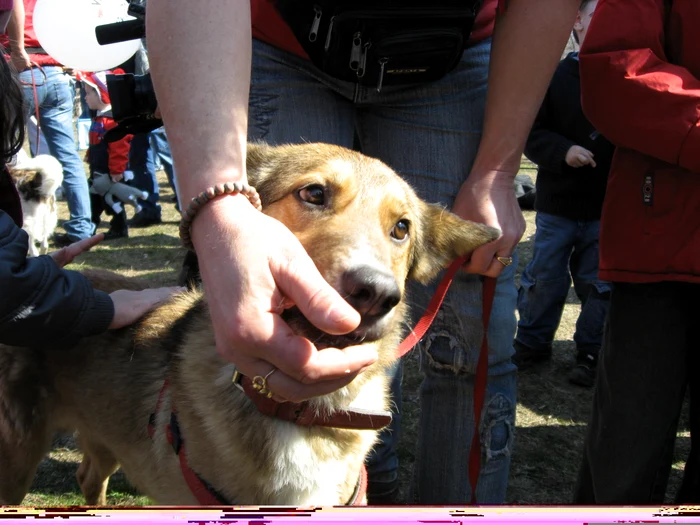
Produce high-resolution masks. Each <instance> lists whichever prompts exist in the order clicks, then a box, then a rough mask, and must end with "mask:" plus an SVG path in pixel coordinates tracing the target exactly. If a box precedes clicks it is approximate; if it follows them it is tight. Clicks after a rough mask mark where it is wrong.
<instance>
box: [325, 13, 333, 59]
mask: <svg viewBox="0 0 700 525" xmlns="http://www.w3.org/2000/svg"><path fill="white" fill-rule="evenodd" d="M334 23H335V17H334V16H332V17H331V21H330V23H329V24H328V32H327V33H326V45H325V46H323V50H324V51H328V48H329V47H331V35H332V34H333V24H334Z"/></svg>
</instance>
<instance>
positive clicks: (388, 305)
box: [343, 266, 401, 317]
mask: <svg viewBox="0 0 700 525" xmlns="http://www.w3.org/2000/svg"><path fill="white" fill-rule="evenodd" d="M343 292H345V298H346V300H347V301H348V303H350V304H351V305H352V307H353V308H355V310H357V311H358V312H359V313H360V314H361V315H362V316H376V317H381V316H383V315H386V314H387V313H389V312H390V311H391V309H392V308H394V307H395V306H396V305H397V304H399V301H400V300H401V290H399V286H398V284H396V279H395V278H394V276H393V275H392V274H391V273H388V272H384V271H382V270H378V269H377V268H372V267H371V266H360V267H357V268H353V269H352V270H348V271H346V272H345V273H344V274H343Z"/></svg>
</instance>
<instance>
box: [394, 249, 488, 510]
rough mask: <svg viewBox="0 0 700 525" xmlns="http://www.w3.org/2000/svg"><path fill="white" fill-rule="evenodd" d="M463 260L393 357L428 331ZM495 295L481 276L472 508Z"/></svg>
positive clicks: (442, 283)
mask: <svg viewBox="0 0 700 525" xmlns="http://www.w3.org/2000/svg"><path fill="white" fill-rule="evenodd" d="M466 261H467V258H466V257H462V258H460V259H457V260H456V261H454V262H453V263H452V265H451V266H450V267H449V268H448V269H447V272H445V275H444V276H443V278H442V281H440V284H439V285H438V287H437V289H436V290H435V295H433V297H432V298H431V299H430V303H428V307H427V308H426V310H425V313H424V314H423V316H422V317H421V318H420V320H419V321H418V322H417V323H416V327H415V328H414V329H413V331H412V332H411V333H410V334H409V335H408V336H407V337H406V339H404V340H403V341H402V342H401V344H400V345H399V347H398V348H397V349H396V351H397V354H398V355H397V357H399V358H401V357H403V356H404V355H406V353H407V352H408V351H409V350H410V349H411V348H413V347H414V346H415V345H416V344H417V343H418V341H420V340H421V339H422V338H423V336H424V335H425V333H426V332H427V331H428V328H430V325H431V324H432V323H433V321H434V320H435V316H436V315H437V313H438V310H440V306H441V305H442V302H443V300H444V299H445V295H446V294H447V290H448V289H449V287H450V284H452V280H453V279H454V277H455V275H457V272H458V271H459V269H460V268H461V267H462V265H463V264H464V263H465V262H466ZM495 295H496V279H495V278H494V277H485V278H484V286H483V292H482V305H483V306H482V309H483V311H482V314H481V319H482V325H483V327H484V337H483V338H482V340H481V349H480V350H479V360H478V362H477V365H476V378H475V380H474V423H475V425H474V429H475V430H474V435H473V437H472V445H471V449H470V450H469V484H470V485H471V488H472V499H471V504H472V505H476V485H477V483H478V481H479V471H480V470H481V439H480V437H479V422H480V421H481V411H482V408H483V406H484V398H485V397H486V383H487V379H488V364H489V359H488V356H489V343H488V337H487V334H488V327H489V320H490V319H491V306H492V305H493V300H494V297H495Z"/></svg>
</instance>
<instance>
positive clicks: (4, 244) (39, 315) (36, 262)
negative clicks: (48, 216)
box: [0, 211, 114, 346]
mask: <svg viewBox="0 0 700 525" xmlns="http://www.w3.org/2000/svg"><path fill="white" fill-rule="evenodd" d="M27 247H28V237H27V234H26V233H25V232H24V230H22V229H20V228H18V227H17V225H15V223H14V222H13V221H12V219H11V218H10V216H9V215H7V214H6V213H5V212H3V211H0V343H4V344H9V345H14V346H35V345H37V346H38V345H46V344H57V345H61V346H63V345H69V344H72V343H74V342H76V341H77V340H78V339H80V338H82V337H86V336H90V335H95V334H99V333H102V332H104V331H105V330H107V328H108V327H109V325H110V323H111V322H112V319H113V317H114V304H113V302H112V299H111V298H110V297H109V295H108V294H106V293H104V292H101V291H98V290H95V289H94V288H92V286H91V285H90V283H89V281H88V280H87V279H86V278H85V277H83V276H82V275H81V274H79V273H78V272H73V271H69V270H63V269H61V268H60V267H59V266H58V265H57V264H56V263H55V262H54V260H53V259H52V258H51V257H50V256H48V255H43V256H40V257H30V258H27Z"/></svg>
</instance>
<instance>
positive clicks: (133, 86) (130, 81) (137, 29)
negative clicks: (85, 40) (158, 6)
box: [95, 0, 163, 142]
mask: <svg viewBox="0 0 700 525" xmlns="http://www.w3.org/2000/svg"><path fill="white" fill-rule="evenodd" d="M127 14H129V15H131V16H133V17H135V18H134V20H127V21H125V22H116V23H113V24H105V25H101V26H97V27H96V28H95V36H96V37H97V42H98V43H99V44H100V45H103V46H104V45H107V44H114V43H116V42H125V41H127V40H135V39H140V38H144V37H145V36H146V0H131V1H130V2H129V8H128V10H127ZM107 90H108V91H109V98H110V100H111V101H112V117H113V118H114V120H116V121H117V127H115V128H113V129H111V130H109V131H108V132H107V134H106V135H105V140H107V141H108V142H112V141H115V140H119V139H121V138H122V137H124V136H125V135H128V134H133V133H148V132H149V131H152V130H154V129H157V128H159V127H161V126H162V125H163V121H162V120H161V119H158V118H156V117H155V116H154V112H155V110H156V108H157V107H158V101H157V100H156V94H155V91H154V90H153V82H152V81H151V75H150V74H148V73H147V74H145V75H133V74H131V73H126V74H121V75H107Z"/></svg>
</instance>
